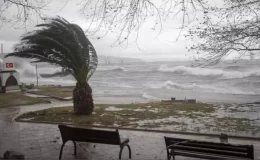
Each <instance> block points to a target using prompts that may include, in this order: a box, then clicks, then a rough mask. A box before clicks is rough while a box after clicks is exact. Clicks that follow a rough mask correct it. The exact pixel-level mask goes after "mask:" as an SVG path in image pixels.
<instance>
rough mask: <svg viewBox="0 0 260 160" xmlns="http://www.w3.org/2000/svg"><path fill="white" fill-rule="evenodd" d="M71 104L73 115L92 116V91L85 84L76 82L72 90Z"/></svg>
mask: <svg viewBox="0 0 260 160" xmlns="http://www.w3.org/2000/svg"><path fill="white" fill-rule="evenodd" d="M73 104H74V113H75V114H84V115H91V114H92V111H93V108H94V103H93V98H92V89H91V87H90V86H89V84H88V83H87V82H86V83H78V82H77V84H76V87H75V88H74V90H73Z"/></svg>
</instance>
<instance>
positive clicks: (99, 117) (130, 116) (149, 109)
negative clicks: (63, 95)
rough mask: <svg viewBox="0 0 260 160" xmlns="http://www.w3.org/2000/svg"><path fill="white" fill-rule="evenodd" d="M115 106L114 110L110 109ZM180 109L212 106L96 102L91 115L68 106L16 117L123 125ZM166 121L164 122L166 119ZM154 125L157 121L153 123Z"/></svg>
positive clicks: (202, 109) (206, 109)
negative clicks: (78, 113)
mask: <svg viewBox="0 0 260 160" xmlns="http://www.w3.org/2000/svg"><path fill="white" fill-rule="evenodd" d="M114 109H115V111H114ZM180 111H186V112H187V115H189V116H191V117H193V116H195V115H194V114H191V113H192V112H203V113H210V112H214V108H213V107H212V106H211V105H208V104H171V105H169V104H163V105H162V104H161V103H160V102H158V103H139V104H114V105H111V104H100V105H96V107H95V110H94V114H93V115H91V116H84V115H75V114H74V113H73V108H72V107H61V108H60V107H59V108H51V109H46V110H42V111H38V112H30V113H27V114H24V115H22V116H20V117H19V118H18V120H20V121H22V120H23V119H24V118H26V119H31V118H33V119H32V120H31V121H35V122H54V123H61V122H67V123H73V124H84V125H92V124H97V125H103V126H114V125H115V122H116V125H119V126H122V127H127V126H136V125H137V124H134V122H136V121H138V120H153V119H161V118H165V117H169V116H174V115H178V114H179V112H180ZM166 123H167V122H166ZM154 126H155V127H157V126H158V125H157V124H154Z"/></svg>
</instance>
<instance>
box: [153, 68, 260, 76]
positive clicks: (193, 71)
mask: <svg viewBox="0 0 260 160" xmlns="http://www.w3.org/2000/svg"><path fill="white" fill-rule="evenodd" d="M158 71H161V72H172V73H177V74H182V75H194V76H209V77H221V78H227V79H232V78H245V77H250V76H260V72H259V71H247V72H239V71H224V70H222V69H212V68H200V67H194V68H193V67H186V66H176V67H172V68H170V67H168V66H167V65H161V66H160V67H159V69H158Z"/></svg>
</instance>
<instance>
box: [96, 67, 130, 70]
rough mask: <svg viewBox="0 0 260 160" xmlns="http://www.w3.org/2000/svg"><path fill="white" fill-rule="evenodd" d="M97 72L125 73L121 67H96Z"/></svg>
mask: <svg viewBox="0 0 260 160" xmlns="http://www.w3.org/2000/svg"><path fill="white" fill-rule="evenodd" d="M97 71H127V70H126V68H125V67H122V66H98V67H97Z"/></svg>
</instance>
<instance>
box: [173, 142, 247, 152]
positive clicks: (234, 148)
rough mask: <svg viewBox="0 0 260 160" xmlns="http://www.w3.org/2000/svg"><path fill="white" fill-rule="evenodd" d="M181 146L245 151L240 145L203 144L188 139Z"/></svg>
mask: <svg viewBox="0 0 260 160" xmlns="http://www.w3.org/2000/svg"><path fill="white" fill-rule="evenodd" d="M176 143H180V142H179V141H178V142H177V141H171V143H170V144H176ZM181 145H182V146H192V147H200V148H211V149H218V150H229V151H241V152H247V148H245V147H240V146H230V145H228V146H221V145H216V146H215V145H213V144H212V143H211V144H204V143H203V142H197V141H196V142H193V141H189V142H186V143H182V144H181Z"/></svg>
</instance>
